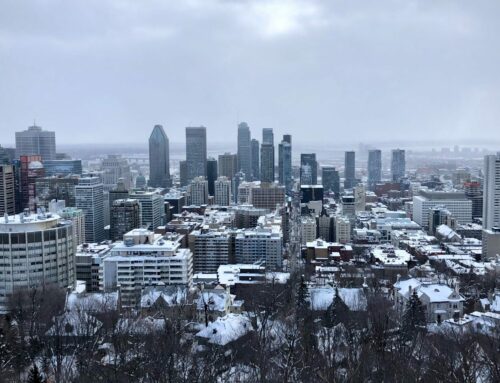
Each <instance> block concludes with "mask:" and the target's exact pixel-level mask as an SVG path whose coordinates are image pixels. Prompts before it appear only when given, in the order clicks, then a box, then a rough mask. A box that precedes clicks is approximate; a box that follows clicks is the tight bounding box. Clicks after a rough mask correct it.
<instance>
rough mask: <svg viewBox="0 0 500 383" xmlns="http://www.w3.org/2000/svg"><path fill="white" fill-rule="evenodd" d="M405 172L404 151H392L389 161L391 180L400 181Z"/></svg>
mask: <svg viewBox="0 0 500 383" xmlns="http://www.w3.org/2000/svg"><path fill="white" fill-rule="evenodd" d="M405 172H406V159H405V151H404V150H402V149H394V150H393V151H392V159H391V174H392V180H393V181H395V182H399V181H401V178H403V177H404V176H405Z"/></svg>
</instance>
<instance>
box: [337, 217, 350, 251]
mask: <svg viewBox="0 0 500 383" xmlns="http://www.w3.org/2000/svg"><path fill="white" fill-rule="evenodd" d="M335 241H336V242H339V243H342V244H346V243H349V242H351V221H350V220H349V219H348V218H347V217H342V216H336V217H335Z"/></svg>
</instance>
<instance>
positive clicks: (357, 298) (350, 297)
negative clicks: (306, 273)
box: [309, 287, 367, 311]
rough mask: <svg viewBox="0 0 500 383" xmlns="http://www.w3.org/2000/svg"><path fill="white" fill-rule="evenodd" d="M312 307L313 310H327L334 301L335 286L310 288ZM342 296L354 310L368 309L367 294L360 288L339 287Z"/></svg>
mask: <svg viewBox="0 0 500 383" xmlns="http://www.w3.org/2000/svg"><path fill="white" fill-rule="evenodd" d="M309 294H310V300H311V307H312V309H313V310H326V309H327V308H328V306H330V304H331V303H332V301H333V297H334V296H335V288H333V287H312V288H310V289H309ZM339 295H340V298H341V299H342V300H343V301H344V303H345V304H346V305H347V306H348V307H349V309H350V310H353V311H363V310H366V305H367V303H366V296H365V294H364V292H363V289H360V288H339Z"/></svg>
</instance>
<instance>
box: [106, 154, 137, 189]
mask: <svg viewBox="0 0 500 383" xmlns="http://www.w3.org/2000/svg"><path fill="white" fill-rule="evenodd" d="M101 169H102V170H103V173H102V175H101V178H102V183H103V187H104V191H110V190H113V189H114V188H115V187H116V185H117V184H118V180H120V179H121V180H122V182H123V183H124V185H125V188H127V189H129V188H130V187H131V186H132V174H131V173H130V165H129V164H128V161H127V160H126V159H125V158H123V157H122V156H121V155H119V154H109V155H108V157H107V158H104V159H103V160H102V162H101Z"/></svg>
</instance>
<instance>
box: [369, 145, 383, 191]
mask: <svg viewBox="0 0 500 383" xmlns="http://www.w3.org/2000/svg"><path fill="white" fill-rule="evenodd" d="M381 180H382V152H381V151H380V150H379V149H373V150H370V151H369V152H368V189H369V190H374V189H375V185H376V184H377V183H379V182H380V181H381Z"/></svg>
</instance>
